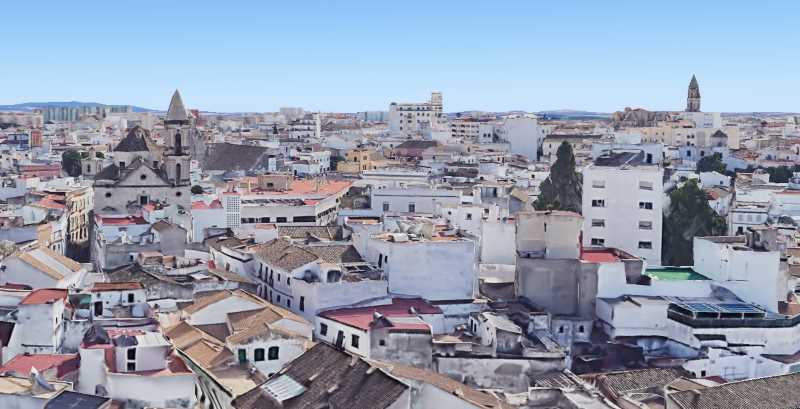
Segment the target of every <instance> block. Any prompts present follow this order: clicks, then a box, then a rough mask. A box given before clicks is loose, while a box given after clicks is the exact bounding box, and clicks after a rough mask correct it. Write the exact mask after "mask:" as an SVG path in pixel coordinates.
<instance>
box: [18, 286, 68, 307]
mask: <svg viewBox="0 0 800 409" xmlns="http://www.w3.org/2000/svg"><path fill="white" fill-rule="evenodd" d="M57 300H64V301H65V302H66V300H67V290H66V289H61V288H42V289H39V290H33V291H32V292H31V293H30V294H28V295H27V296H25V298H23V299H22V301H21V302H20V305H35V304H52V303H54V302H55V301H57Z"/></svg>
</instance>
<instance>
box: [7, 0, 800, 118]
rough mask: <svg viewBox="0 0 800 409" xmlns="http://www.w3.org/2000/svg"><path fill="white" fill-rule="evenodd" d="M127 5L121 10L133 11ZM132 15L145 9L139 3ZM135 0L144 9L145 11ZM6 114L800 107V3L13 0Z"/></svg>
mask: <svg viewBox="0 0 800 409" xmlns="http://www.w3.org/2000/svg"><path fill="white" fill-rule="evenodd" d="M124 3H125V4H124ZM127 3H131V4H132V5H128V4H127ZM134 3H135V4H134ZM0 16H3V17H2V23H0V41H2V44H3V46H2V52H1V53H0V104H4V103H17V102H25V101H41V100H49V101H53V100H82V101H97V102H104V103H129V104H136V105H140V106H145V107H150V108H155V109H164V108H166V105H167V103H168V102H169V97H170V95H171V93H172V90H174V89H175V88H179V89H180V90H181V93H182V94H183V97H184V101H185V102H186V104H187V106H189V107H195V108H200V109H204V110H216V111H273V110H277V109H278V108H279V107H281V106H303V107H305V108H307V109H315V110H323V111H347V112H352V111H359V110H380V109H387V106H388V104H389V102H391V101H417V100H424V99H425V98H427V96H428V95H429V92H430V91H431V90H440V91H442V92H443V93H444V102H445V109H446V110H447V111H456V110H466V109H480V110H496V111H500V110H509V109H522V110H528V111H537V110H542V109H560V108H573V109H585V110H596V111H613V110H616V109H621V108H623V107H625V106H633V107H645V108H649V109H676V110H677V109H682V108H683V106H684V104H685V97H686V86H687V84H688V81H689V78H690V77H691V75H692V74H693V73H694V74H696V75H697V78H698V80H699V82H700V89H701V93H702V96H703V109H704V110H706V111H800V103H799V102H800V20H798V17H800V1H797V0H786V1H770V0H765V1H761V2H752V1H736V0H731V1H712V0H694V1H683V0H672V1H669V2H664V1H656V0H637V1H600V0H594V1H577V0H575V1H571V0H561V1H558V2H544V1H537V0H527V1H498V0H496V1H482V2H472V1H458V2H456V1H443V0H439V1H437V0H428V1H414V0H403V1H397V0H394V1H391V0H373V1H346V2H345V1H300V0H296V1H281V2H275V1H263V0H262V1H237V0H229V1H215V2H211V1H202V0H195V1H191V2H188V1H177V0H171V1H150V0H143V1H137V2H123V1H116V2H115V1H108V0H104V1H93V0H81V1H74V2H73V1H63V0H56V1H50V0H40V1H19V0H14V1H3V2H2V4H1V5H0Z"/></svg>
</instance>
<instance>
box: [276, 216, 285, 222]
mask: <svg viewBox="0 0 800 409" xmlns="http://www.w3.org/2000/svg"><path fill="white" fill-rule="evenodd" d="M275 223H286V218H285V217H276V218H275Z"/></svg>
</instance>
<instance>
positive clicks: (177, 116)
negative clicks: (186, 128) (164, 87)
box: [167, 89, 189, 121]
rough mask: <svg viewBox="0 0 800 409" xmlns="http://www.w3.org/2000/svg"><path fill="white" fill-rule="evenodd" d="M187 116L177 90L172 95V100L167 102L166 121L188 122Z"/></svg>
mask: <svg viewBox="0 0 800 409" xmlns="http://www.w3.org/2000/svg"><path fill="white" fill-rule="evenodd" d="M188 120H189V116H188V115H186V107H184V106H183V99H181V93H180V91H178V90H177V89H176V90H175V93H174V94H172V100H171V101H169V108H168V109H167V121H188Z"/></svg>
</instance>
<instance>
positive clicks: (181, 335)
mask: <svg viewBox="0 0 800 409" xmlns="http://www.w3.org/2000/svg"><path fill="white" fill-rule="evenodd" d="M164 335H166V336H167V338H169V339H170V341H172V344H173V345H174V346H175V348H178V349H180V350H181V351H182V352H183V353H184V354H186V355H187V356H188V357H189V358H191V360H192V361H193V362H195V363H196V364H197V365H200V366H202V367H203V368H206V369H212V368H217V367H219V366H220V365H222V364H224V363H226V362H231V361H232V359H233V353H232V352H231V351H230V350H229V349H228V348H226V347H225V344H223V343H222V342H220V341H218V340H217V339H215V338H214V337H212V336H211V335H209V334H207V333H205V332H203V331H201V330H199V329H198V328H196V327H194V326H192V325H190V324H189V323H187V322H186V321H182V322H180V323H179V324H177V325H175V326H174V327H171V328H168V329H167V330H165V331H164Z"/></svg>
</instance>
